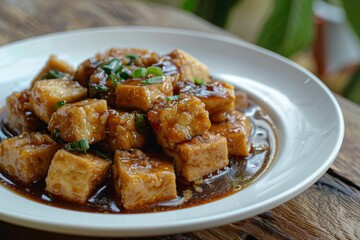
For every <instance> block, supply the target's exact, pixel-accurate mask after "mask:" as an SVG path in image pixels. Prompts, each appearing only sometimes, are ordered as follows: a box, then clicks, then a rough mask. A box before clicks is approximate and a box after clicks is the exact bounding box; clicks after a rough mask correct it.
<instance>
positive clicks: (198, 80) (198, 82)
mask: <svg viewBox="0 0 360 240" xmlns="http://www.w3.org/2000/svg"><path fill="white" fill-rule="evenodd" d="M194 83H195V85H199V86H202V85H205V79H203V78H202V79H200V78H198V77H195V78H194Z"/></svg>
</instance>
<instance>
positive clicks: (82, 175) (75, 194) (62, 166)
mask: <svg viewBox="0 0 360 240" xmlns="http://www.w3.org/2000/svg"><path fill="white" fill-rule="evenodd" d="M110 165H111V161H109V160H105V159H102V158H99V157H96V156H93V155H90V154H79V153H70V152H68V151H66V150H59V151H57V152H56V154H55V156H54V158H53V160H52V162H51V165H50V168H49V172H48V175H47V177H46V179H45V182H46V191H47V192H49V193H51V194H53V195H56V196H58V197H60V198H62V199H65V200H68V201H71V202H75V203H79V204H85V203H86V201H87V200H88V198H89V197H90V195H91V193H92V192H93V191H94V189H95V188H96V187H97V186H98V185H99V184H100V183H101V182H102V181H103V179H104V178H105V177H106V176H107V174H108V173H109V169H110Z"/></svg>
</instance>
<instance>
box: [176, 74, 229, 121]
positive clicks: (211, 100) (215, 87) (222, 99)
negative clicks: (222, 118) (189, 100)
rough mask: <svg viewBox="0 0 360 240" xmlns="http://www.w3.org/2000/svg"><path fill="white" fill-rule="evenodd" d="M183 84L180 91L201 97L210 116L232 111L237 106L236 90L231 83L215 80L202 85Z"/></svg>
mask: <svg viewBox="0 0 360 240" xmlns="http://www.w3.org/2000/svg"><path fill="white" fill-rule="evenodd" d="M181 85H182V86H181ZM181 85H180V86H181V88H180V90H179V92H180V93H185V94H189V95H193V96H196V97H197V98H199V99H200V100H201V101H202V102H203V103H205V109H206V110H207V111H208V112H209V115H210V117H211V116H212V115H214V114H218V113H221V112H231V111H232V110H234V108H235V91H234V86H233V85H231V84H228V83H225V82H222V81H213V82H211V83H209V84H200V85H196V84H194V83H190V82H184V84H181Z"/></svg>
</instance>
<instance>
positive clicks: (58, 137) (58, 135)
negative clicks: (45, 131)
mask: <svg viewBox="0 0 360 240" xmlns="http://www.w3.org/2000/svg"><path fill="white" fill-rule="evenodd" d="M54 136H55V138H56V139H57V140H60V139H61V135H60V131H59V129H57V128H55V129H54Z"/></svg>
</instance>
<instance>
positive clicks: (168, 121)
mask: <svg viewBox="0 0 360 240" xmlns="http://www.w3.org/2000/svg"><path fill="white" fill-rule="evenodd" d="M147 118H148V120H149V123H150V125H151V127H152V129H153V131H154V133H155V136H156V139H157V141H158V143H159V144H160V145H161V146H162V147H163V148H169V149H173V148H174V147H175V145H176V144H178V143H181V142H184V141H187V140H191V139H192V138H193V137H195V136H197V135H200V134H202V133H204V132H206V131H207V130H208V129H209V128H210V127H211V122H210V119H209V113H208V111H206V110H205V105H204V103H202V102H201V101H200V99H198V98H197V97H194V96H187V95H184V94H181V95H180V99H179V100H173V101H167V103H166V104H165V105H157V106H155V107H154V108H153V109H151V110H150V111H149V112H148V113H147Z"/></svg>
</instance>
